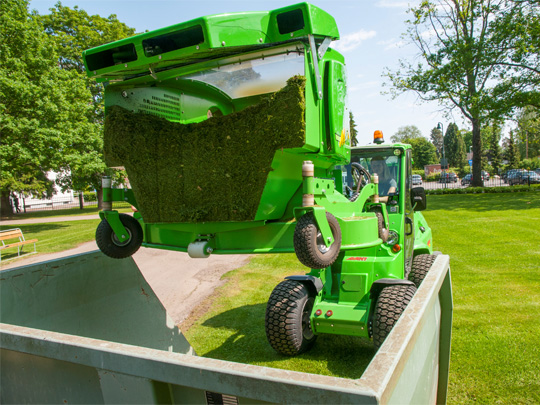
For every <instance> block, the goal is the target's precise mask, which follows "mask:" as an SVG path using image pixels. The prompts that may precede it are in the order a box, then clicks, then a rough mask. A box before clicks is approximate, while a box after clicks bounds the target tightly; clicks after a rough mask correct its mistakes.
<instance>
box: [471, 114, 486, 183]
mask: <svg viewBox="0 0 540 405" xmlns="http://www.w3.org/2000/svg"><path fill="white" fill-rule="evenodd" d="M471 121H472V150H473V165H472V182H471V185H472V186H473V187H483V186H484V182H483V181H482V137H481V136H480V120H479V119H478V118H473V119H472V120H471Z"/></svg>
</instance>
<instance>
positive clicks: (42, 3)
mask: <svg viewBox="0 0 540 405" xmlns="http://www.w3.org/2000/svg"><path fill="white" fill-rule="evenodd" d="M297 2H298V1H295V0H291V1H282V0H266V1H257V0H252V1H246V0H228V1H207V0H191V1H187V0H154V1H148V0H146V1H143V0H91V1H90V0H87V1H84V0H75V1H74V0H64V1H62V4H63V5H64V6H69V7H73V6H75V5H78V6H79V8H80V9H84V10H86V11H87V12H88V13H89V14H99V15H101V16H103V17H108V16H109V15H111V14H116V15H117V17H118V19H119V20H120V21H122V22H124V23H126V24H127V25H128V26H130V27H133V28H135V29H136V30H137V32H143V31H145V30H154V29H157V28H162V27H165V26H168V25H172V24H176V23H180V22H184V21H188V20H191V19H193V18H197V17H200V16H204V15H210V14H219V13H227V12H237V11H260V10H272V9H275V8H279V7H284V6H287V5H291V4H295V3H297ZM55 3H56V0H31V2H30V8H31V9H36V10H37V11H38V12H39V13H40V14H47V13H48V10H49V8H51V7H53V6H54V4H55ZM310 3H312V4H314V5H316V6H318V7H320V8H322V9H323V10H325V11H327V12H328V13H330V14H331V15H332V16H333V17H334V18H335V19H336V22H337V25H338V27H339V32H340V36H341V40H340V41H338V42H334V43H333V45H332V47H334V48H337V49H338V50H340V51H341V52H342V53H343V54H344V56H345V59H346V63H347V71H348V84H349V104H350V108H351V110H352V112H353V114H354V117H355V121H356V123H357V129H358V132H359V141H360V144H367V143H371V141H372V136H373V132H374V131H375V130H377V129H378V130H382V131H383V133H384V136H385V139H386V140H387V141H389V140H390V137H391V136H392V135H393V134H394V133H395V132H396V131H397V130H398V128H399V127H401V126H405V125H416V126H417V127H418V128H419V129H420V131H421V132H422V135H424V136H425V137H428V138H429V133H430V131H431V129H432V128H434V127H436V126H437V123H438V122H442V124H443V125H444V130H445V131H446V128H447V126H448V124H449V123H450V121H448V119H447V118H445V117H444V116H443V114H442V113H441V107H440V106H439V105H438V104H437V103H434V102H433V103H429V104H426V103H423V104H420V103H419V102H418V100H417V97H416V96H415V95H413V94H406V95H401V96H399V97H398V98H397V99H395V100H392V99H391V98H390V96H389V95H381V91H383V90H384V89H385V88H383V87H382V84H383V82H384V81H385V79H384V78H383V77H382V73H383V70H384V68H385V67H389V68H390V69H396V68H397V66H398V62H399V59H406V60H408V61H415V56H416V48H415V47H414V46H413V45H410V44H406V43H405V42H404V41H403V40H402V38H401V34H403V33H404V32H405V31H406V28H407V27H406V25H405V23H404V21H405V20H406V19H407V18H408V15H407V13H406V10H407V8H408V4H409V2H408V1H403V0H372V1H368V0H345V1H342V0H312V1H310ZM454 120H455V122H456V124H457V125H458V126H459V127H460V128H465V127H466V125H465V123H464V122H463V120H462V118H461V117H460V116H456V117H454Z"/></svg>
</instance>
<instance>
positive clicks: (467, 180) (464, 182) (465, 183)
mask: <svg viewBox="0 0 540 405" xmlns="http://www.w3.org/2000/svg"><path fill="white" fill-rule="evenodd" d="M472 178H473V177H472V174H470V173H469V174H467V175H465V177H463V179H461V185H462V186H468V185H470V184H471V183H472ZM484 180H485V179H484V176H482V182H484Z"/></svg>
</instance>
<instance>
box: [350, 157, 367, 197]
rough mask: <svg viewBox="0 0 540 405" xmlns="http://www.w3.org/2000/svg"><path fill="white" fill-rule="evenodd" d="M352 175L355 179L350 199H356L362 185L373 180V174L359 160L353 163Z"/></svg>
mask: <svg viewBox="0 0 540 405" xmlns="http://www.w3.org/2000/svg"><path fill="white" fill-rule="evenodd" d="M351 175H352V179H353V194H352V196H351V198H350V200H351V201H356V199H357V198H358V195H359V194H360V190H361V189H362V187H364V186H365V185H366V184H369V183H370V182H371V175H370V174H369V172H368V171H367V170H366V169H365V168H364V166H362V165H361V164H360V163H357V162H353V163H351Z"/></svg>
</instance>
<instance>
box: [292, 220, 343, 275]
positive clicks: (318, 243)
mask: <svg viewBox="0 0 540 405" xmlns="http://www.w3.org/2000/svg"><path fill="white" fill-rule="evenodd" d="M326 219H327V220H328V224H329V225H330V229H331V230H332V236H333V237H334V243H333V244H332V245H331V246H330V247H327V246H326V245H325V243H324V241H323V239H322V236H321V232H320V231H319V229H318V228H317V225H316V222H315V216H314V215H313V212H308V213H307V214H305V215H304V216H302V218H300V220H299V221H298V223H297V224H296V228H295V229H294V252H295V253H296V257H298V260H299V261H300V263H302V264H303V265H304V266H307V267H309V268H311V269H324V268H326V267H328V266H331V265H332V264H333V263H334V262H335V261H336V259H337V257H338V255H339V250H340V248H341V229H340V228H339V224H338V221H337V219H336V217H334V216H333V215H332V214H330V213H329V212H327V213H326Z"/></svg>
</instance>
